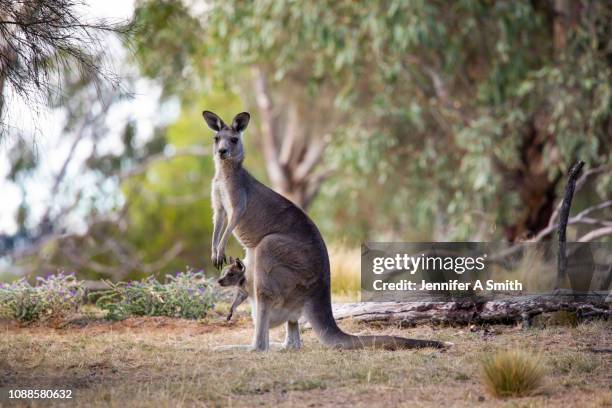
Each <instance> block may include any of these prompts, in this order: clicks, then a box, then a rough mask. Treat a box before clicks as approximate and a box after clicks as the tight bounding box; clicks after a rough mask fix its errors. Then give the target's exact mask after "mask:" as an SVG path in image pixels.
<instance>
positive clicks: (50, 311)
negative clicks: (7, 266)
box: [0, 272, 84, 323]
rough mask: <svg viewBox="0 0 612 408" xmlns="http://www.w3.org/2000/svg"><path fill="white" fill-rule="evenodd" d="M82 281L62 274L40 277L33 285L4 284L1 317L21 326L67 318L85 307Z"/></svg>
mask: <svg viewBox="0 0 612 408" xmlns="http://www.w3.org/2000/svg"><path fill="white" fill-rule="evenodd" d="M83 297H84V289H83V285H82V282H80V281H78V280H77V279H76V277H75V275H74V273H71V274H65V273H64V272H59V273H57V274H50V275H47V276H46V277H44V278H43V277H37V278H36V284H35V285H31V284H30V283H29V282H28V281H27V280H26V279H25V278H21V279H19V280H17V281H15V282H13V283H7V284H2V285H0V317H2V318H5V319H14V320H17V321H19V322H21V323H30V322H36V321H44V320H49V319H56V318H64V317H66V316H67V315H70V314H72V313H75V312H77V311H78V310H79V308H80V307H81V305H82V304H83Z"/></svg>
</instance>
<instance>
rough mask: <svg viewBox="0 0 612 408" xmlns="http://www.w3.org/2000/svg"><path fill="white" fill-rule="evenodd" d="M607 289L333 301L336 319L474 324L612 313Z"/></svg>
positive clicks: (597, 316) (601, 316) (597, 315)
mask: <svg viewBox="0 0 612 408" xmlns="http://www.w3.org/2000/svg"><path fill="white" fill-rule="evenodd" d="M606 297H607V293H602V294H594V295H581V296H559V295H556V294H551V295H534V296H521V297H513V298H505V299H495V300H482V299H459V300H456V301H416V302H362V303H336V304H334V305H333V311H334V317H335V318H336V320H343V319H348V318H351V319H354V320H356V321H359V322H369V323H379V324H393V325H397V324H399V325H406V326H413V325H417V324H422V323H443V324H470V323H505V324H513V323H517V322H522V323H523V325H524V326H529V325H530V322H531V319H532V318H533V317H534V316H537V315H539V314H542V313H550V312H558V311H569V312H575V313H576V314H577V315H578V317H579V318H580V317H582V318H587V317H588V318H593V317H596V318H605V319H608V318H609V317H610V316H611V315H612V310H611V309H610V302H611V300H610V298H609V297H608V299H606Z"/></svg>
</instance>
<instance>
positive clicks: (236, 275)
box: [218, 256, 246, 286]
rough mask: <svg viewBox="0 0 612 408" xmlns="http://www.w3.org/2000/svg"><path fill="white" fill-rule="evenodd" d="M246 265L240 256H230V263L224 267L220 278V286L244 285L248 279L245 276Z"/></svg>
mask: <svg viewBox="0 0 612 408" xmlns="http://www.w3.org/2000/svg"><path fill="white" fill-rule="evenodd" d="M245 269H246V268H245V266H244V264H243V263H242V261H241V260H240V259H238V258H236V259H233V258H232V257H231V256H230V258H229V265H227V266H226V267H225V268H223V271H222V272H221V277H220V278H219V281H218V282H219V285H220V286H242V284H243V283H244V281H245V280H246V278H245V276H244V272H245Z"/></svg>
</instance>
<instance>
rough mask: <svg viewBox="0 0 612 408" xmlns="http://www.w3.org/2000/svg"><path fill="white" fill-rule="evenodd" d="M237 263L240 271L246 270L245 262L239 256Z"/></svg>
mask: <svg viewBox="0 0 612 408" xmlns="http://www.w3.org/2000/svg"><path fill="white" fill-rule="evenodd" d="M236 265H238V269H240V272H244V264H243V263H242V261H241V260H240V259H238V258H236Z"/></svg>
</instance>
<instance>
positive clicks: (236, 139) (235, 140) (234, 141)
mask: <svg viewBox="0 0 612 408" xmlns="http://www.w3.org/2000/svg"><path fill="white" fill-rule="evenodd" d="M230 141H231V142H232V143H233V144H236V143H238V138H237V137H232V138H231V139H230Z"/></svg>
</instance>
